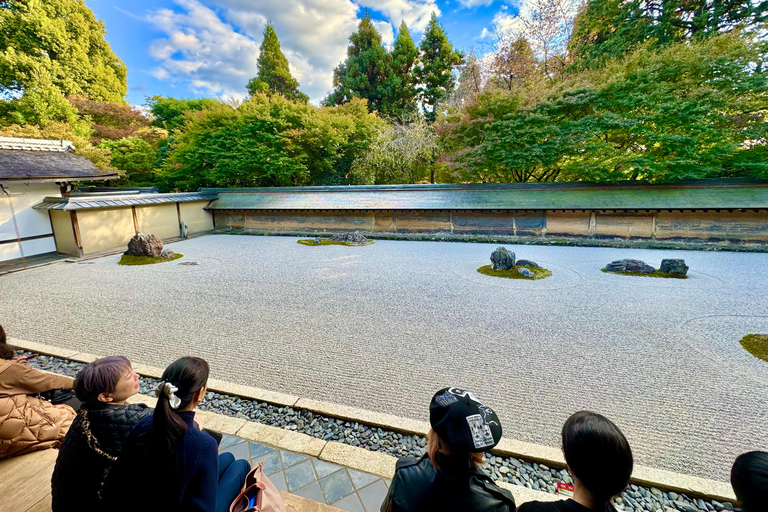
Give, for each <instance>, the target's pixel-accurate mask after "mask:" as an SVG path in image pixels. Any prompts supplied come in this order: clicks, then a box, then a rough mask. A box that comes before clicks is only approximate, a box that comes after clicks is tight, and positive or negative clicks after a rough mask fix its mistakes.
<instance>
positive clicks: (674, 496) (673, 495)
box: [667, 491, 680, 501]
mask: <svg viewBox="0 0 768 512" xmlns="http://www.w3.org/2000/svg"><path fill="white" fill-rule="evenodd" d="M667 497H668V498H669V499H670V501H676V500H677V498H679V497H680V495H679V494H677V493H676V492H671V491H670V492H669V493H668V494H667Z"/></svg>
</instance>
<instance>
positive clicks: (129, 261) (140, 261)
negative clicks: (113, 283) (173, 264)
mask: <svg viewBox="0 0 768 512" xmlns="http://www.w3.org/2000/svg"><path fill="white" fill-rule="evenodd" d="M182 256H184V255H183V254H179V253H176V254H174V255H173V258H171V259H167V258H163V257H162V256H158V257H157V258H152V257H151V256H129V255H127V254H123V257H122V258H120V261H118V262H117V264H118V265H154V264H155V263H165V262H166V261H173V260H177V259H179V258H181V257H182Z"/></svg>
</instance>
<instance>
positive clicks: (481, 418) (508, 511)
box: [381, 388, 515, 512]
mask: <svg viewBox="0 0 768 512" xmlns="http://www.w3.org/2000/svg"><path fill="white" fill-rule="evenodd" d="M429 422H430V424H431V426H432V428H431V429H430V431H429V434H428V435H427V453H426V454H425V455H424V456H422V457H421V458H418V459H417V458H403V459H400V460H399V461H397V466H396V470H395V476H394V477H393V478H392V483H391V485H390V487H389V493H388V494H387V497H386V498H385V499H384V503H383V504H382V505H381V511H382V512H418V511H424V512H426V511H433V510H439V511H441V512H454V511H455V512H472V511H483V512H486V511H487V512H514V511H515V500H514V498H513V497H512V494H511V493H510V492H509V491H507V490H506V489H501V488H500V487H498V486H497V485H496V484H495V483H494V482H493V480H491V478H490V477H489V476H488V475H486V474H485V473H484V472H483V471H482V470H481V469H480V466H481V465H483V464H484V463H485V452H486V451H488V450H490V449H491V448H493V447H494V446H496V445H497V444H498V442H499V441H500V440H501V423H500V422H499V418H498V417H497V416H496V413H495V412H493V410H492V409H491V408H489V407H486V406H484V405H483V404H481V403H480V401H478V400H477V398H475V396H474V395H473V394H472V393H470V392H469V391H464V390H461V389H457V388H445V389H441V390H440V391H438V392H437V393H435V396H433V397H432V402H431V403H430V406H429Z"/></svg>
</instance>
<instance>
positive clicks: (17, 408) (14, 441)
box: [0, 326, 75, 459]
mask: <svg viewBox="0 0 768 512" xmlns="http://www.w3.org/2000/svg"><path fill="white" fill-rule="evenodd" d="M14 355H15V350H14V348H13V347H11V346H9V345H8V344H7V343H6V335H5V330H3V328H2V326H0V459H5V458H8V457H13V456H15V455H22V454H24V453H30V452H34V451H37V450H45V449H46V448H58V447H59V446H61V441H62V440H63V439H64V436H65V435H66V434H67V431H68V430H69V426H70V425H71V424H72V420H74V419H75V410H74V409H72V407H70V406H68V405H53V404H52V403H50V402H47V401H45V400H42V399H40V398H37V397H34V396H31V395H33V394H36V393H43V392H45V391H51V390H54V389H72V386H73V385H74V382H75V381H74V379H73V378H72V377H64V376H63V375H55V374H53V373H48V372H41V371H40V370H35V369H34V368H31V367H29V366H27V365H26V364H24V362H23V361H24V358H18V359H16V360H14V359H13V357H14Z"/></svg>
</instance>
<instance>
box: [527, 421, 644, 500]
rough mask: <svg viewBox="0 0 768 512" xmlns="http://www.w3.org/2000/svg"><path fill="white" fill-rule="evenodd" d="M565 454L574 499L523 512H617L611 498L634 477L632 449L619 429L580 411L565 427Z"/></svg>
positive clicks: (609, 422) (610, 422) (611, 423)
mask: <svg viewBox="0 0 768 512" xmlns="http://www.w3.org/2000/svg"><path fill="white" fill-rule="evenodd" d="M562 435H563V454H564V455H565V462H566V463H567V464H568V470H569V471H570V472H571V474H572V475H573V484H574V485H573V487H574V491H573V498H572V499H569V500H565V501H554V502H546V503H545V502H540V501H530V502H528V503H523V504H522V505H520V512H592V511H599V512H616V509H615V508H614V507H613V505H612V504H611V498H613V497H614V496H616V495H617V494H619V493H621V492H622V491H623V490H624V488H626V487H627V484H628V483H629V477H630V476H631V475H632V467H633V464H634V463H633V459H632V450H631V449H630V447H629V442H628V441H627V438H626V437H624V434H622V432H621V430H619V427H617V426H616V425H614V424H613V422H612V421H611V420H609V419H608V418H606V417H605V416H602V415H600V414H597V413H594V412H589V411H579V412H577V413H574V414H573V415H571V417H570V418H568V419H567V420H566V422H565V425H563V432H562Z"/></svg>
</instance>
